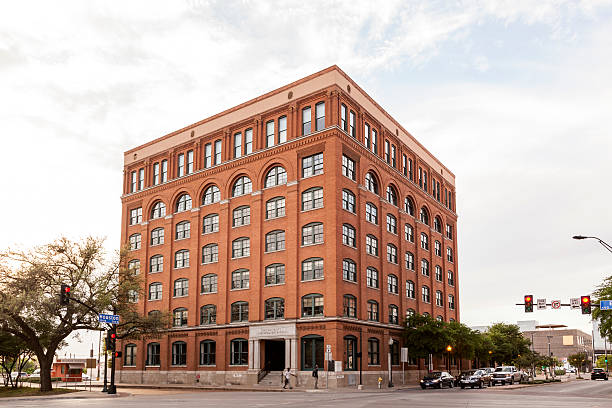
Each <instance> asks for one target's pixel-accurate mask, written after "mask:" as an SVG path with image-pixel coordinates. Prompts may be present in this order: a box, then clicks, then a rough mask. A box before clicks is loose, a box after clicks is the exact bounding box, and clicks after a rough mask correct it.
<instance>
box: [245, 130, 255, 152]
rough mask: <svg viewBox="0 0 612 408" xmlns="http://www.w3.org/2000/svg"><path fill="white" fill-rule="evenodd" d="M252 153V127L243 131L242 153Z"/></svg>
mask: <svg viewBox="0 0 612 408" xmlns="http://www.w3.org/2000/svg"><path fill="white" fill-rule="evenodd" d="M251 153H253V129H247V130H245V131H244V154H251Z"/></svg>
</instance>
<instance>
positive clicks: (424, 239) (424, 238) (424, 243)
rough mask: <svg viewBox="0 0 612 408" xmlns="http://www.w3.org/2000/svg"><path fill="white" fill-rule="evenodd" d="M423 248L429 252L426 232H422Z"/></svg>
mask: <svg viewBox="0 0 612 408" xmlns="http://www.w3.org/2000/svg"><path fill="white" fill-rule="evenodd" d="M421 248H423V249H426V250H429V237H428V236H427V234H426V233H424V232H421Z"/></svg>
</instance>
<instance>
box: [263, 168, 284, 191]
mask: <svg viewBox="0 0 612 408" xmlns="http://www.w3.org/2000/svg"><path fill="white" fill-rule="evenodd" d="M281 184H287V171H286V170H285V169H284V168H283V167H281V166H275V167H273V168H272V169H270V171H269V172H268V174H267V175H266V181H265V184H264V187H266V188H268V187H274V186H279V185H281Z"/></svg>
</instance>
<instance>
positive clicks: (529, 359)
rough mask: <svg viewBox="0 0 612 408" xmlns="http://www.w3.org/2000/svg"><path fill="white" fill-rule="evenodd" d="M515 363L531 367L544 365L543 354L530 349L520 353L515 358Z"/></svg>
mask: <svg viewBox="0 0 612 408" xmlns="http://www.w3.org/2000/svg"><path fill="white" fill-rule="evenodd" d="M514 365H515V366H517V367H519V368H525V369H531V368H532V367H537V366H542V365H543V364H542V355H541V354H540V353H538V352H537V351H536V352H533V351H531V350H528V351H527V352H525V353H523V354H521V355H519V356H518V357H517V358H516V359H515V360H514Z"/></svg>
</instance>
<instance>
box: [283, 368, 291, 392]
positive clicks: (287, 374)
mask: <svg viewBox="0 0 612 408" xmlns="http://www.w3.org/2000/svg"><path fill="white" fill-rule="evenodd" d="M284 374H285V384H284V385H283V389H285V388H287V386H289V389H290V390H292V389H293V387H292V386H291V381H290V380H291V376H292V374H291V371H289V367H287V368H286V369H285V373H284Z"/></svg>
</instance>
